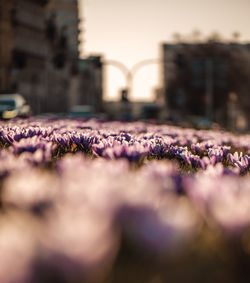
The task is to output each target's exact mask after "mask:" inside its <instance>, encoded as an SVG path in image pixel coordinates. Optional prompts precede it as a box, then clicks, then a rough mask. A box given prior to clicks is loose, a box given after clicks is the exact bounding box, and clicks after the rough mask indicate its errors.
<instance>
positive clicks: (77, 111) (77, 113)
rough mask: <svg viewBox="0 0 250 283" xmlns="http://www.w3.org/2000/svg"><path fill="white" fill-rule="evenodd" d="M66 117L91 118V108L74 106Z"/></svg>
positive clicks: (88, 106)
mask: <svg viewBox="0 0 250 283" xmlns="http://www.w3.org/2000/svg"><path fill="white" fill-rule="evenodd" d="M68 116H69V117H72V118H74V117H82V118H91V117H93V108H92V107H91V106H90V105H75V106H74V107H72V108H71V109H70V111H69V114H68Z"/></svg>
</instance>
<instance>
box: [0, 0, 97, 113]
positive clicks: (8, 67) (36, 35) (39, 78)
mask: <svg viewBox="0 0 250 283" xmlns="http://www.w3.org/2000/svg"><path fill="white" fill-rule="evenodd" d="M78 25H79V17H78V3H77V0H8V1H5V0H0V93H8V92H9V93H10V92H18V93H20V94H22V95H23V96H24V97H25V98H26V100H27V102H28V103H29V104H30V105H31V108H32V110H33V113H34V114H36V113H42V112H55V113H56V112H67V111H68V110H69V108H70V107H71V106H72V105H75V104H76V103H85V102H84V99H83V98H82V96H84V94H85V93H86V96H87V97H88V96H89V95H90V94H89V93H90V92H89V89H90V88H91V87H92V88H97V89H99V90H100V91H99V92H97V91H96V92H93V91H92V92H91V93H92V95H96V97H94V98H91V99H92V101H93V103H95V100H96V101H101V99H102V88H101V87H100V84H101V83H102V79H101V77H102V76H101V71H102V68H100V67H99V66H97V65H98V64H94V63H91V62H92V61H93V62H95V60H92V61H91V60H90V59H86V60H87V62H89V63H87V64H86V66H87V67H86V68H89V73H91V79H87V77H88V76H89V74H87V73H88V72H86V70H85V71H81V70H80V69H79V67H80V68H81V61H80V63H79V50H78V46H79V39H78V35H79V32H80V31H79V27H78ZM90 61H91V62H90ZM95 67H96V69H95V71H94V68H95ZM85 75H86V77H85ZM88 78H89V77H88ZM92 84H94V85H93V86H92ZM87 97H86V99H85V100H86V103H87V102H88V101H89V99H90V98H87ZM98 103H99V102H98ZM99 104H101V103H99ZM99 104H98V105H99ZM99 108H100V106H97V109H99Z"/></svg>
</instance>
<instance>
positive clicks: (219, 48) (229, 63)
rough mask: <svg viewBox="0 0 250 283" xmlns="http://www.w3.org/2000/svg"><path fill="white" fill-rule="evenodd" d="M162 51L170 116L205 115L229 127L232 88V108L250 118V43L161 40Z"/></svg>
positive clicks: (164, 82)
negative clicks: (233, 96)
mask: <svg viewBox="0 0 250 283" xmlns="http://www.w3.org/2000/svg"><path fill="white" fill-rule="evenodd" d="M162 51H163V85H164V91H163V96H164V98H165V101H166V107H167V109H168V113H169V116H170V118H173V119H178V117H179V118H181V119H186V118H187V117H193V116H194V117H206V118H207V119H208V120H210V121H214V122H218V123H219V124H221V125H223V126H227V127H230V128H231V124H232V123H233V124H235V122H232V117H231V116H230V111H229V110H228V107H231V108H232V103H230V101H229V100H230V93H232V92H233V93H235V95H236V96H237V99H235V100H234V104H237V106H233V107H234V109H237V111H239V113H241V115H243V117H244V118H243V119H245V120H246V121H247V120H250V119H249V118H250V117H249V113H250V82H249V79H248V78H249V77H250V44H239V43H228V44H227V43H219V42H214V41H211V42H206V43H199V44H182V43H179V44H163V45H162ZM235 111H236V110H234V114H233V115H232V116H235V115H236V114H235ZM236 116H237V115H236Z"/></svg>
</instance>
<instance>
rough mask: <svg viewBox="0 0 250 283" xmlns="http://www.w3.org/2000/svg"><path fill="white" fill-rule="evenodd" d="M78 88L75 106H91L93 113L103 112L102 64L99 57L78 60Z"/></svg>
mask: <svg viewBox="0 0 250 283" xmlns="http://www.w3.org/2000/svg"><path fill="white" fill-rule="evenodd" d="M78 69H79V77H80V80H79V86H78V93H79V95H78V100H77V104H80V105H89V106H92V107H93V109H94V110H95V112H101V111H102V110H103V105H102V103H103V101H102V93H103V63H102V58H101V56H89V57H88V58H86V59H81V60H79V64H78Z"/></svg>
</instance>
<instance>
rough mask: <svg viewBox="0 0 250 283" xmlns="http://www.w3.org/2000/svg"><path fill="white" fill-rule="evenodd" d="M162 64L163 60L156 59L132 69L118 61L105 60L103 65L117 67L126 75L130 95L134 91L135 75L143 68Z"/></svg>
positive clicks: (145, 61) (141, 63) (142, 62)
mask: <svg viewBox="0 0 250 283" xmlns="http://www.w3.org/2000/svg"><path fill="white" fill-rule="evenodd" d="M160 63H162V61H161V59H159V58H154V59H145V60H142V61H139V62H137V63H136V64H135V65H133V66H132V68H131V69H129V68H128V67H127V66H126V65H124V64H123V63H122V62H120V61H117V60H112V59H109V60H105V61H104V62H103V65H111V66H114V67H117V68H118V69H119V70H120V71H122V73H123V74H124V76H125V78H126V84H127V90H128V93H129V94H131V92H132V89H133V77H134V75H135V73H136V72H137V71H138V70H139V69H140V68H142V67H144V66H146V65H151V64H160Z"/></svg>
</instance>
